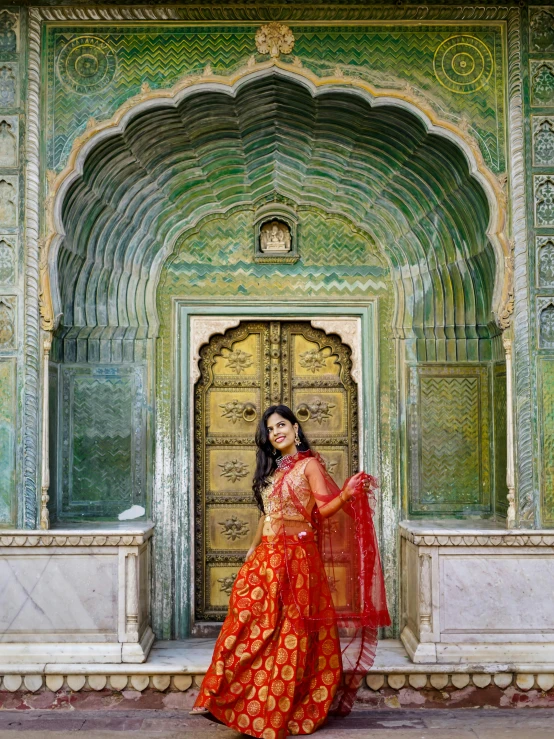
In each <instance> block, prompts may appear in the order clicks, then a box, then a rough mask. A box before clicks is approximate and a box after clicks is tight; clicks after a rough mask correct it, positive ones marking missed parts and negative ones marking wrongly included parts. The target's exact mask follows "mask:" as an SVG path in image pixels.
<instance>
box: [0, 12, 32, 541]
mask: <svg viewBox="0 0 554 739" xmlns="http://www.w3.org/2000/svg"><path fill="white" fill-rule="evenodd" d="M26 29H27V26H26V17H25V14H24V13H21V12H20V10H19V9H18V8H9V9H6V8H5V9H0V527H2V526H15V525H17V524H19V525H27V526H34V524H35V518H34V516H28V515H27V514H26V501H27V500H29V499H31V500H33V502H34V498H35V496H36V488H35V487H34V485H33V486H32V488H28V489H26V488H25V486H24V485H23V480H22V477H23V475H22V470H23V468H24V465H25V460H24V454H23V441H22V432H21V423H22V418H23V414H24V412H25V409H24V408H23V403H22V391H23V383H24V375H25V366H26V364H27V363H32V364H35V366H36V363H38V357H36V358H35V357H29V356H25V354H24V343H23V342H24V332H23V316H24V309H25V306H24V286H25V258H24V250H23V235H24V210H23V208H24V194H25V188H24V186H23V167H24V163H25V150H24V135H25V89H26V70H25V62H26V43H25V34H26ZM24 363H25V364H24ZM30 473H31V475H33V473H34V474H35V475H36V470H35V469H31V470H30Z"/></svg>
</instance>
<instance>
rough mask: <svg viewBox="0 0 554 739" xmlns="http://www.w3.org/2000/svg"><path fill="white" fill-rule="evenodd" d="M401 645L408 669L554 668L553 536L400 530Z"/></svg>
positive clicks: (479, 528) (418, 526)
mask: <svg viewBox="0 0 554 739" xmlns="http://www.w3.org/2000/svg"><path fill="white" fill-rule="evenodd" d="M400 533H401V539H402V553H401V557H402V568H401V571H402V616H401V619H402V620H401V639H402V642H403V643H404V646H405V647H406V650H407V651H408V654H409V655H410V657H411V658H412V660H413V661H414V662H415V663H420V664H425V663H444V664H457V663H474V664H475V663H481V664H490V663H497V664H498V663H501V664H510V663H518V664H521V663H528V664H535V665H536V664H541V663H542V664H544V663H553V662H554V608H553V607H552V599H553V593H554V585H553V583H554V531H549V530H545V531H528V530H526V531H518V530H511V531H508V530H506V529H495V528H492V527H491V525H490V524H488V526H487V527H485V525H484V524H479V523H478V522H475V523H473V524H472V528H469V525H468V524H466V525H464V526H455V525H453V524H452V522H449V523H446V522H445V523H444V524H442V525H441V524H437V523H432V524H429V523H421V522H404V523H402V524H401V525H400Z"/></svg>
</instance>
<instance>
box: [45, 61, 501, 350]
mask: <svg viewBox="0 0 554 739" xmlns="http://www.w3.org/2000/svg"><path fill="white" fill-rule="evenodd" d="M272 194H277V195H279V196H284V197H286V198H288V199H290V200H291V201H293V202H296V203H297V204H298V205H313V206H317V207H320V208H323V209H325V210H327V211H328V212H331V213H333V212H334V213H340V214H341V215H343V216H345V217H347V218H349V219H351V220H352V221H353V222H354V223H355V224H356V226H357V227H358V228H362V229H364V230H365V231H366V232H367V233H368V234H369V235H370V236H371V237H372V239H373V240H374V241H375V242H376V243H377V244H379V245H380V247H381V248H382V249H383V251H384V252H385V253H386V255H387V258H388V261H389V264H390V267H391V271H392V275H393V278H394V280H395V284H396V288H397V310H396V318H395V325H396V329H397V331H398V333H399V335H401V336H402V335H405V336H419V337H427V336H431V335H434V336H437V337H439V338H464V337H465V338H480V337H484V336H487V335H490V333H491V331H495V329H494V327H493V325H492V324H493V314H496V315H498V314H499V313H501V312H502V310H503V309H504V305H505V303H507V300H508V297H509V289H510V287H509V285H508V284H507V280H506V274H505V257H506V256H507V255H508V245H507V242H506V239H505V236H504V232H503V226H504V208H503V197H502V193H501V191H500V189H499V187H498V185H497V183H496V181H495V179H494V176H493V175H492V174H491V173H489V172H488V170H487V169H486V167H485V166H484V164H483V161H482V159H481V157H480V154H479V151H478V149H477V147H476V146H475V145H474V143H473V142H471V141H469V140H466V139H465V138H464V136H463V134H462V133H461V132H459V131H456V129H455V128H454V127H452V126H450V125H447V124H445V123H441V122H440V121H438V120H437V119H436V118H435V117H434V116H433V114H432V111H429V110H423V109H422V108H421V107H418V106H417V105H415V103H414V102H412V101H410V100H408V99H406V97H405V96H403V95H400V94H399V93H398V92H391V91H381V92H378V91H376V90H374V89H373V88H371V87H370V86H368V85H367V84H365V83H362V82H359V81H356V80H344V79H332V78H328V79H318V78H315V77H313V76H312V75H310V74H309V73H307V72H305V71H304V70H302V69H298V68H293V67H291V66H290V65H284V64H282V63H281V62H278V61H277V62H271V63H266V64H261V65H257V67H255V68H254V69H248V70H244V72H242V73H241V74H239V75H237V76H235V77H233V78H216V77H214V78H211V77H210V78H195V79H190V78H189V79H186V80H184V81H183V82H182V83H181V84H180V85H178V86H177V87H176V88H175V89H174V90H172V91H170V92H167V91H156V92H147V93H145V94H144V95H143V96H142V97H141V99H139V100H131V101H129V102H128V103H127V104H125V106H123V107H122V108H121V109H120V111H119V112H118V114H117V115H116V116H115V117H114V119H112V120H111V121H109V122H105V123H102V124H99V125H98V126H96V127H95V128H93V129H92V130H90V131H88V132H87V133H86V134H85V135H84V136H83V137H81V140H79V141H77V142H76V144H75V147H74V151H73V152H72V155H71V157H70V162H69V165H68V168H67V169H66V170H64V172H63V173H61V174H60V176H59V177H58V178H57V180H56V182H55V184H54V189H53V196H52V200H51V206H50V228H51V231H50V237H49V239H48V242H47V246H46V253H47V255H48V256H47V260H48V275H47V277H49V279H50V285H51V288H52V293H51V300H52V308H53V311H54V313H55V314H61V313H63V316H64V317H63V323H64V325H66V326H76V327H86V328H87V329H90V328H92V327H106V328H107V329H109V330H113V328H114V327H120V328H122V329H125V330H126V332H128V335H134V336H137V337H145V336H147V335H150V336H153V335H155V334H156V332H157V328H158V326H157V317H156V308H155V294H156V288H157V283H158V279H159V275H160V272H161V269H162V266H163V264H164V262H165V260H166V259H167V257H168V256H169V254H171V252H172V250H173V248H174V245H175V243H176V241H177V239H178V238H179V237H180V236H182V235H183V233H185V232H186V230H187V229H189V228H191V227H194V226H195V224H197V223H198V222H199V221H200V219H202V218H203V217H204V216H205V215H206V214H208V213H213V212H221V213H223V212H226V211H227V210H229V209H230V208H235V207H237V206H238V205H244V207H253V205H254V204H255V203H256V202H258V201H260V200H263V199H267V198H270V197H271V196H272ZM48 290H49V285H46V290H45V291H44V292H45V303H46V305H47V304H48V295H47V294H46V293H48ZM46 312H48V309H47V310H46Z"/></svg>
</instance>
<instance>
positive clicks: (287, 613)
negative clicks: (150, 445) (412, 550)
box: [192, 405, 390, 739]
mask: <svg viewBox="0 0 554 739" xmlns="http://www.w3.org/2000/svg"><path fill="white" fill-rule="evenodd" d="M256 445H257V457H256V471H255V474H254V480H253V485H252V489H253V492H254V498H255V501H256V503H257V505H258V508H259V510H260V520H259V524H258V527H257V529H256V533H255V535H254V540H253V541H252V544H251V546H250V549H249V550H248V553H247V555H246V560H245V563H244V564H243V566H242V567H241V569H240V570H239V572H238V574H237V577H236V578H235V581H234V583H233V588H232V591H231V597H230V602H229V612H228V615H227V618H226V619H225V621H224V623H223V626H222V628H221V632H220V634H219V637H218V639H217V642H216V645H215V649H214V654H213V658H212V662H211V665H210V667H209V669H208V672H207V673H206V676H205V678H204V680H203V682H202V686H201V688H200V692H199V694H198V698H197V700H196V703H195V706H194V708H193V710H192V713H193V714H197V715H204V716H206V717H207V718H210V719H212V720H215V721H219V722H221V723H223V724H225V725H227V726H229V727H230V728H232V729H235V730H236V731H239V732H242V733H243V734H247V735H248V736H254V737H261V738H262V739H283V738H284V737H285V736H287V735H289V734H292V735H298V734H312V733H313V732H314V731H315V730H316V729H318V728H319V727H320V726H321V725H322V724H323V723H324V722H325V721H326V719H327V717H328V716H329V714H334V715H342V716H344V715H346V714H348V713H349V712H350V710H351V708H352V705H353V702H354V699H355V696H356V692H357V690H358V688H359V687H360V685H361V683H362V680H363V678H364V677H365V675H366V673H367V671H368V669H369V668H370V667H371V665H372V664H373V660H374V657H375V651H376V647H377V630H378V628H379V627H380V626H387V625H389V624H390V617H389V613H388V610H387V604H386V597H385V588H384V581H383V575H382V570H381V562H380V558H379V552H378V548H377V539H376V536H375V529H374V526H373V508H374V502H375V492H376V490H377V484H376V480H375V479H374V478H373V477H371V475H368V474H366V473H365V472H358V473H357V474H356V475H354V476H353V477H351V478H349V479H348V480H347V481H346V483H345V484H344V486H343V487H342V489H339V487H338V486H337V485H336V483H335V482H334V480H333V479H332V478H331V476H330V475H329V473H328V472H327V470H326V468H325V463H324V461H323V459H322V458H321V456H320V455H319V454H317V453H316V452H313V451H312V450H311V449H310V445H309V443H308V440H307V438H306V436H305V434H304V433H303V431H302V427H301V425H300V423H299V421H298V419H297V417H296V416H295V415H294V413H293V412H292V411H291V409H290V408H288V407H287V406H285V405H274V406H271V407H270V408H268V409H267V410H266V411H265V413H264V414H263V416H262V418H261V420H260V423H259V426H258V429H257V432H256ZM339 512H342V513H340V514H339Z"/></svg>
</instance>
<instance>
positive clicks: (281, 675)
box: [195, 534, 342, 739]
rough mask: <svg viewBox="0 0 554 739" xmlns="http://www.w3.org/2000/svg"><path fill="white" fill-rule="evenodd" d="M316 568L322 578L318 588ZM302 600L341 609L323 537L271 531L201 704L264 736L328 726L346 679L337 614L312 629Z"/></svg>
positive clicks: (237, 588)
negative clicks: (327, 569) (328, 575)
mask: <svg viewBox="0 0 554 739" xmlns="http://www.w3.org/2000/svg"><path fill="white" fill-rule="evenodd" d="M314 567H315V568H318V567H319V568H320V571H319V572H314ZM310 576H311V578H312V581H313V578H314V576H315V578H316V580H317V581H318V582H319V583H322V585H320V586H319V587H318V589H317V592H314V589H313V588H310V587H309V584H308V582H309V579H310ZM314 597H317V598H318V603H317V604H311V603H310V602H309V600H310V599H313V598H314ZM299 608H301V609H303V610H304V608H305V609H306V611H307V612H313V611H314V608H315V610H317V612H318V613H325V612H331V611H333V603H332V597H331V592H330V590H329V587H328V585H327V578H326V576H325V573H324V567H323V562H322V561H321V557H320V556H319V552H318V549H317V544H316V542H315V539H314V537H313V535H311V534H308V535H304V536H301V537H299V536H292V535H290V536H289V535H287V536H286V537H264V538H263V539H262V542H261V544H260V545H259V546H258V547H257V549H256V550H255V553H254V556H253V557H252V558H251V559H250V561H248V562H246V563H245V564H244V565H243V566H242V567H241V569H240V571H239V573H238V574H237V577H236V580H235V582H234V585H233V590H232V592H231V599H230V602H229V614H228V616H227V618H226V619H225V621H224V623H223V626H222V629H221V632H220V635H219V637H218V639H217V642H216V645H215V650H214V655H213V659H212V663H211V665H210V668H209V670H208V672H207V674H206V676H205V678H204V681H203V682H202V686H201V688H200V693H199V695H198V698H197V700H196V704H195V707H202V708H206V709H208V710H209V711H210V713H211V714H212V716H213V717H214V718H216V719H218V720H219V721H221V722H222V723H224V724H226V725H227V726H229V727H231V728H233V729H236V730H237V731H240V732H243V733H245V734H248V735H250V736H255V737H262V739H282V737H285V736H287V735H288V734H293V735H296V734H311V733H312V732H314V731H315V730H316V729H317V728H318V727H319V726H321V724H322V723H323V722H324V721H325V720H326V718H327V715H328V713H329V708H330V707H331V703H332V701H333V698H334V696H335V693H336V691H337V688H338V686H339V684H340V681H341V669H342V668H341V650H340V642H339V637H338V631H337V627H336V624H335V623H334V622H333V620H332V619H330V620H329V621H326V620H325V619H323V620H322V621H321V624H320V625H319V626H318V628H317V629H316V630H309V631H306V630H305V629H304V628H303V626H302V619H301V618H300V617H299Z"/></svg>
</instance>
